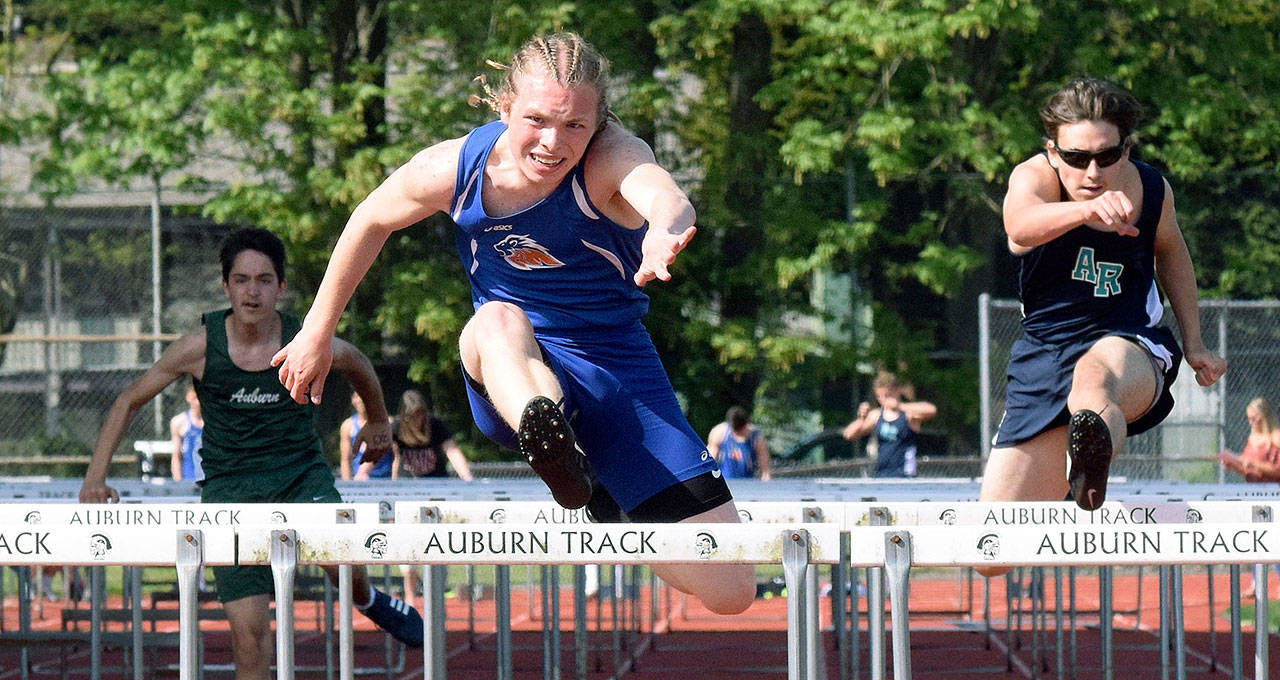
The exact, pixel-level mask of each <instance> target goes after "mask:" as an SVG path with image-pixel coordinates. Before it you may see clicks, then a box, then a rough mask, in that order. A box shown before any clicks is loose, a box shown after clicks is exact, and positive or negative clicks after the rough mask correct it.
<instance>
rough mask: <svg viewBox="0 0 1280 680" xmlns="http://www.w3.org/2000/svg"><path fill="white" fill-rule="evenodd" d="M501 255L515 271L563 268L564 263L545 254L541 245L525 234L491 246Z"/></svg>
mask: <svg viewBox="0 0 1280 680" xmlns="http://www.w3.org/2000/svg"><path fill="white" fill-rule="evenodd" d="M493 249H494V250H496V251H498V252H499V253H502V259H504V260H506V261H507V264H509V265H511V266H512V267H515V268H516V269H520V270H524V271H529V270H531V269H552V268H555V267H563V266H564V263H563V262H561V261H560V260H557V259H556V258H555V256H553V255H552V254H551V253H549V252H547V249H546V248H544V247H542V244H540V243H538V242H537V241H535V240H533V239H531V238H529V236H528V235H526V234H511V235H510V236H508V237H506V238H504V239H502V240H501V241H499V242H498V243H497V244H495V245H494V246H493Z"/></svg>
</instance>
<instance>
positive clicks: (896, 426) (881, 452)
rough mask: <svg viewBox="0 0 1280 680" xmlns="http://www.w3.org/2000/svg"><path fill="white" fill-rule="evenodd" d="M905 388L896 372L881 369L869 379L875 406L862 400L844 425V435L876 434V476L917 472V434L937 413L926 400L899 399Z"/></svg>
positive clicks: (846, 437) (861, 435)
mask: <svg viewBox="0 0 1280 680" xmlns="http://www.w3.org/2000/svg"><path fill="white" fill-rule="evenodd" d="M907 389H908V388H907V387H906V386H904V385H903V384H902V383H901V382H900V381H899V380H898V376H896V375H894V374H892V373H889V372H885V371H882V372H881V373H880V374H879V375H877V376H876V379H875V382H874V383H872V390H873V391H874V392H875V395H876V403H877V404H879V407H878V408H874V409H873V408H871V404H869V403H867V402H865V401H864V402H862V403H861V404H859V405H858V417H857V418H855V419H854V421H853V422H851V423H849V425H848V426H846V427H845V428H844V438H845V439H848V440H849V441H855V440H858V439H861V438H863V437H865V436H867V435H868V434H871V433H872V432H875V436H876V475H875V476H876V477H915V476H916V435H917V434H918V433H919V432H920V426H921V425H922V424H923V423H924V421H926V420H928V419H930V418H932V417H934V416H935V415H937V414H938V407H936V406H934V405H933V404H931V403H929V402H927V401H902V397H903V392H904V391H906V390H907Z"/></svg>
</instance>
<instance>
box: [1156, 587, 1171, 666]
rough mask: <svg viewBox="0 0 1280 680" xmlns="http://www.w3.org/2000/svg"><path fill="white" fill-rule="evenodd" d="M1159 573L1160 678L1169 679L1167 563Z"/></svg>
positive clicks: (1169, 626) (1169, 618) (1169, 606)
mask: <svg viewBox="0 0 1280 680" xmlns="http://www.w3.org/2000/svg"><path fill="white" fill-rule="evenodd" d="M1159 573H1160V680H1169V631H1170V629H1171V628H1172V626H1171V625H1170V620H1171V619H1172V616H1171V615H1170V608H1171V607H1172V606H1173V603H1172V602H1170V601H1169V600H1170V597H1169V565H1167V564H1162V565H1160V567H1159Z"/></svg>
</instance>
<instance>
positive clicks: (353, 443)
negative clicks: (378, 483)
mask: <svg viewBox="0 0 1280 680" xmlns="http://www.w3.org/2000/svg"><path fill="white" fill-rule="evenodd" d="M351 408H352V410H354V411H355V413H352V414H351V417H350V418H347V419H346V420H344V421H342V426H341V427H340V428H339V429H338V452H339V458H340V461H341V465H342V472H341V474H342V478H343V479H356V480H364V479H392V478H393V477H394V476H393V475H392V468H393V467H394V466H395V460H394V459H395V456H394V455H392V454H391V453H390V452H388V453H385V454H383V455H382V457H380V458H379V459H378V460H377V462H373V463H370V462H366V461H365V460H364V446H363V445H361V444H358V443H357V442H358V441H359V437H360V430H361V429H362V428H363V427H364V424H365V422H367V420H368V416H367V415H366V414H365V408H364V400H362V399H361V398H360V395H359V394H357V393H355V392H352V393H351Z"/></svg>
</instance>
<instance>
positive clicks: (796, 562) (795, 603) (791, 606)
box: [782, 529, 818, 680]
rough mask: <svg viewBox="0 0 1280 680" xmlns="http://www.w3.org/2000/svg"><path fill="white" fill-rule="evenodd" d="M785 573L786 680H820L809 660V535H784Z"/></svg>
mask: <svg viewBox="0 0 1280 680" xmlns="http://www.w3.org/2000/svg"><path fill="white" fill-rule="evenodd" d="M782 572H783V577H784V578H785V579H786V582H787V593H788V595H789V597H787V630H788V631H789V633H788V634H787V680H817V677H818V669H817V667H816V666H817V664H815V663H814V659H811V658H807V657H806V651H807V645H806V644H804V641H805V639H806V636H807V635H808V631H807V630H806V628H808V623H809V616H808V613H807V612H806V611H804V609H805V605H806V604H807V602H806V599H807V598H805V596H804V592H805V588H806V587H807V581H808V580H809V532H807V531H804V530H803V529H795V530H788V531H784V532H783V534H782Z"/></svg>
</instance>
